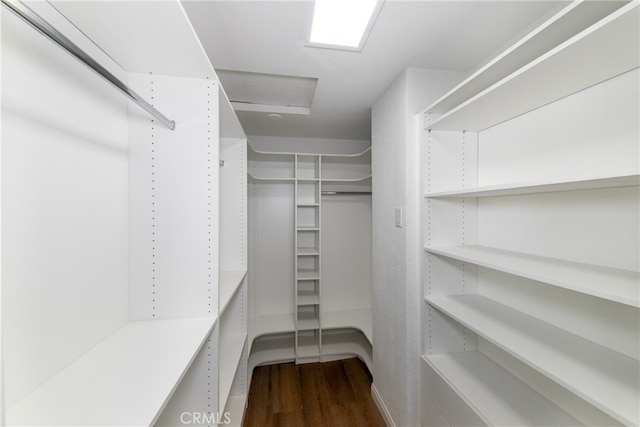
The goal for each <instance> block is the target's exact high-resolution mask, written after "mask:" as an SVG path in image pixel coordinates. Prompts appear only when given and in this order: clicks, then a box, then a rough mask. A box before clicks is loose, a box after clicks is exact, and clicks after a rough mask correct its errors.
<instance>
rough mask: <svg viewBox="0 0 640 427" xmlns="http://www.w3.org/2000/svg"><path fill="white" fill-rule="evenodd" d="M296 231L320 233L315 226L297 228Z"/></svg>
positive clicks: (318, 228)
mask: <svg viewBox="0 0 640 427" xmlns="http://www.w3.org/2000/svg"><path fill="white" fill-rule="evenodd" d="M298 231H320V227H316V226H310V227H305V226H298Z"/></svg>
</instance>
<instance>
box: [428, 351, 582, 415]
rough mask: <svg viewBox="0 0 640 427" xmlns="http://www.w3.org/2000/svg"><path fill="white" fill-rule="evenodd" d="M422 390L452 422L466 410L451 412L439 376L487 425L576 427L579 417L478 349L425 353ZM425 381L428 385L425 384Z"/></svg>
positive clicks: (449, 403)
mask: <svg viewBox="0 0 640 427" xmlns="http://www.w3.org/2000/svg"><path fill="white" fill-rule="evenodd" d="M422 361H423V367H422V369H423V384H422V389H423V391H424V392H425V393H426V394H427V396H429V398H430V400H431V401H433V402H434V403H435V404H436V405H437V406H438V409H439V410H440V411H441V413H443V415H444V417H445V418H447V420H448V421H449V423H451V424H452V425H454V424H455V423H456V421H458V420H456V419H455V417H456V416H460V413H462V412H464V411H462V410H460V408H459V405H456V407H457V408H458V409H457V410H455V411H453V412H457V414H455V413H448V412H447V411H448V408H450V407H451V404H452V402H448V401H447V402H444V401H443V400H447V399H446V397H444V396H446V395H447V393H446V391H445V390H438V387H440V386H441V385H442V382H440V381H437V380H435V381H434V380H433V374H436V375H438V376H439V377H440V378H441V379H442V380H443V382H444V383H446V385H447V386H448V387H450V388H451V389H452V390H453V391H454V392H455V393H456V394H457V395H458V396H459V397H460V398H461V399H462V400H463V401H464V402H466V403H467V404H468V405H469V406H470V407H471V410H472V411H474V412H475V413H476V414H477V415H478V417H480V418H481V419H482V420H483V421H484V422H485V423H486V424H487V425H496V426H499V425H503V426H516V425H529V426H551V425H562V426H575V425H582V424H581V423H580V422H579V421H578V420H576V419H575V418H573V417H572V416H571V415H569V414H567V413H566V412H565V411H563V410H562V409H560V408H559V407H557V406H556V405H555V404H553V403H552V402H551V401H549V400H547V399H546V398H545V397H544V396H542V395H541V394H539V393H538V392H536V391H535V390H533V389H532V388H530V387H529V386H528V385H526V384H525V383H523V382H522V381H520V380H519V379H518V378H516V377H515V376H513V375H512V374H511V373H509V372H508V371H506V370H505V369H504V368H502V367H501V366H500V365H498V364H497V363H495V362H494V361H493V360H491V359H490V358H488V357H487V356H485V355H484V354H483V353H481V352H479V351H467V352H460V353H451V354H438V355H431V356H423V357H422ZM425 383H426V384H425Z"/></svg>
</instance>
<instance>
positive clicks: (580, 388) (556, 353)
mask: <svg viewBox="0 0 640 427" xmlns="http://www.w3.org/2000/svg"><path fill="white" fill-rule="evenodd" d="M425 300H426V301H427V303H429V304H430V305H431V306H433V307H435V308H436V309H438V310H439V311H441V312H443V313H444V314H446V315H447V316H449V317H451V318H452V319H454V320H456V321H457V322H459V323H461V324H462V325H464V326H466V327H467V328H469V329H470V330H472V331H474V332H475V333H477V334H478V335H480V336H481V337H483V338H485V339H487V340H488V341H490V342H492V343H493V344H495V345H496V346H498V347H499V348H501V349H503V350H504V351H506V352H507V353H509V354H511V355H512V356H514V357H516V358H518V359H520V360H522V361H523V362H525V363H526V364H528V365H529V366H531V367H532V368H534V369H536V370H537V371H539V372H541V373H542V374H544V375H546V376H548V377H549V378H551V379H553V380H554V381H556V382H557V383H558V384H560V385H562V386H563V387H565V388H566V389H567V390H569V391H571V392H573V393H575V394H576V395H578V396H580V397H581V398H583V399H585V400H586V401H588V402H590V403H591V404H592V405H594V406H595V407H597V408H599V409H600V410H602V411H603V412H605V413H607V414H609V415H610V416H612V417H613V418H615V419H617V420H618V421H620V422H621V423H623V424H627V425H637V424H638V422H639V421H640V415H639V414H640V412H639V411H640V403H639V402H640V394H639V391H638V383H637V379H638V377H639V375H640V370H639V367H638V363H637V361H636V360H634V359H632V358H630V357H628V356H624V355H622V354H620V353H617V352H615V351H613V350H610V349H608V348H606V347H604V346H602V345H599V344H596V343H594V342H591V341H588V340H586V339H584V338H581V337H578V336H576V335H573V334H571V333H568V332H565V331H563V330H562V329H560V328H557V327H555V326H552V325H550V324H548V323H545V322H543V321H541V320H538V319H535V318H533V317H531V316H528V315H525V314H523V313H521V312H519V311H517V310H514V309H512V308H510V307H508V306H505V305H503V304H500V303H497V302H495V301H493V300H491V299H489V298H486V297H483V296H480V295H473V294H472V295H458V296H449V297H435V298H429V297H427V298H425Z"/></svg>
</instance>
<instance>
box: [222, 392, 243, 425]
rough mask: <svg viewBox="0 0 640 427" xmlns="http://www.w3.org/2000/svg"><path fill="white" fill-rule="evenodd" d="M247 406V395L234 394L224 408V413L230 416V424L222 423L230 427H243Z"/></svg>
mask: <svg viewBox="0 0 640 427" xmlns="http://www.w3.org/2000/svg"><path fill="white" fill-rule="evenodd" d="M246 406H247V395H246V394H233V395H231V396H229V398H228V399H227V406H226V407H225V408H224V412H226V413H228V414H229V419H230V420H231V422H230V423H228V424H227V423H224V422H223V423H222V424H224V425H227V426H230V427H240V426H242V418H243V417H244V410H245V408H246Z"/></svg>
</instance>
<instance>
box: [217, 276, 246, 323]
mask: <svg viewBox="0 0 640 427" xmlns="http://www.w3.org/2000/svg"><path fill="white" fill-rule="evenodd" d="M246 275H247V270H222V271H220V276H219V281H220V290H219V304H220V314H222V313H224V311H225V309H226V308H227V305H229V302H231V300H232V299H233V296H234V295H235V293H236V292H237V291H238V289H240V285H242V281H243V280H244V278H245V276H246Z"/></svg>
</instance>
